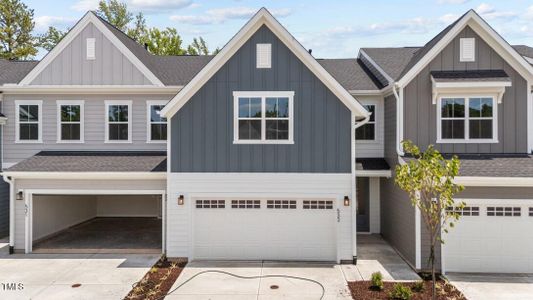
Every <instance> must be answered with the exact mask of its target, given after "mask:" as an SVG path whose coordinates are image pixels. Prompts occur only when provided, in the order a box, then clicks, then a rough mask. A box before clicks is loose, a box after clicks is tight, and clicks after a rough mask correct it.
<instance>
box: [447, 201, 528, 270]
mask: <svg viewBox="0 0 533 300" xmlns="http://www.w3.org/2000/svg"><path fill="white" fill-rule="evenodd" d="M462 201H465V202H466V204H467V206H470V207H479V216H462V217H461V218H460V220H459V221H458V222H457V224H456V226H455V228H453V229H452V230H450V233H448V234H445V235H444V240H445V244H444V245H443V255H444V264H445V269H446V271H447V272H490V273H493V272H494V273H533V230H531V228H533V216H529V208H530V207H533V200H512V201H511V200H508V199H507V200H501V201H500V202H499V201H498V200H486V201H482V200H479V199H476V200H475V201H472V202H470V201H468V199H467V200H464V199H463V200H462ZM488 207H503V208H504V210H505V208H509V207H511V208H516V207H520V215H518V214H517V211H516V210H515V211H513V215H507V216H505V215H503V216H498V215H491V214H490V213H489V209H488ZM491 211H493V210H492V209H491Z"/></svg>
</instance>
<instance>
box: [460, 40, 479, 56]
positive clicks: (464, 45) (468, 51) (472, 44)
mask: <svg viewBox="0 0 533 300" xmlns="http://www.w3.org/2000/svg"><path fill="white" fill-rule="evenodd" d="M460 51H461V54H460V58H459V60H460V61H461V62H471V61H475V60H476V40H475V39H474V38H462V39H461V40H460Z"/></svg>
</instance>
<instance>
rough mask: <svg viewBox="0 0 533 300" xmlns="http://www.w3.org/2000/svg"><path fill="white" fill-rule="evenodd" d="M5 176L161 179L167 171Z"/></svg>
mask: <svg viewBox="0 0 533 300" xmlns="http://www.w3.org/2000/svg"><path fill="white" fill-rule="evenodd" d="M2 174H3V175H4V176H8V177H12V178H17V179H92V180H94V179H146V180H150V179H161V180H164V179H166V178H167V172H20V171H4V172H3V173H2Z"/></svg>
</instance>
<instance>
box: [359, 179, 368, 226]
mask: <svg viewBox="0 0 533 300" xmlns="http://www.w3.org/2000/svg"><path fill="white" fill-rule="evenodd" d="M356 180H357V185H356V187H357V192H356V194H357V232H369V231H370V224H369V223H370V222H369V221H370V215H369V208H370V194H369V191H368V190H369V184H370V183H369V178H368V177H357V179H356Z"/></svg>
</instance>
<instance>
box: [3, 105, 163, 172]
mask: <svg viewBox="0 0 533 300" xmlns="http://www.w3.org/2000/svg"><path fill="white" fill-rule="evenodd" d="M170 97H171V96H169V95H5V96H4V100H3V103H4V111H3V112H4V114H5V115H6V116H7V118H8V122H7V124H6V125H5V127H4V139H3V143H4V164H6V163H7V164H11V163H16V162H19V161H21V160H23V159H25V158H28V157H31V156H33V155H34V154H36V153H37V152H39V151H41V150H166V144H161V143H147V142H146V140H147V132H146V129H147V123H146V122H147V111H146V109H147V108H146V101H147V100H165V101H168V100H170ZM15 100H43V143H40V144H36V143H32V144H24V143H15V142H14V141H15ZM56 100H85V115H84V116H85V143H82V144H73V143H70V144H65V143H57V102H56ZM105 100H132V110H133V111H132V112H131V117H132V119H131V122H132V143H131V144H124V143H104V141H105V122H104V121H105V118H106V111H105V103H104V101H105Z"/></svg>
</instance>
